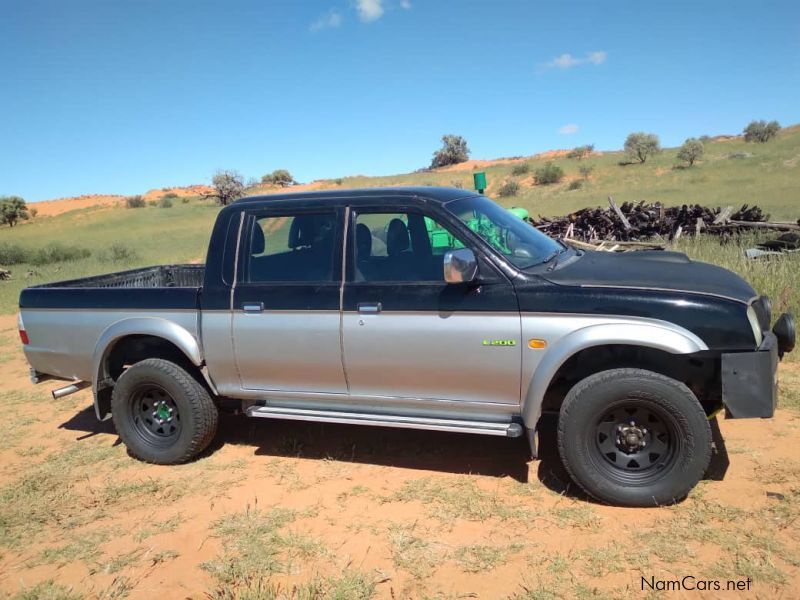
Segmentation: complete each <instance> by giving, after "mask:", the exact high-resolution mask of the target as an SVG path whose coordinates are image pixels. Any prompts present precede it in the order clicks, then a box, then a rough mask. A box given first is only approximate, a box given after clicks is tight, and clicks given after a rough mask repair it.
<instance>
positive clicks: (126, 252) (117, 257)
mask: <svg viewBox="0 0 800 600" xmlns="http://www.w3.org/2000/svg"><path fill="white" fill-rule="evenodd" d="M136 257H137V252H136V250H135V249H134V248H131V247H130V246H127V245H125V244H111V245H110V246H109V247H108V248H106V249H105V250H103V251H101V252H100V253H99V254H98V258H99V259H100V260H102V261H107V262H121V261H129V260H133V259H135V258H136Z"/></svg>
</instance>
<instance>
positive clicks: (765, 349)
mask: <svg viewBox="0 0 800 600" xmlns="http://www.w3.org/2000/svg"><path fill="white" fill-rule="evenodd" d="M779 361H780V358H779V356H778V338H777V337H776V336H775V334H774V333H772V332H771V331H767V332H765V333H764V340H763V341H762V342H761V346H760V347H759V348H758V350H756V351H755V352H736V353H731V354H723V355H722V403H723V404H724V405H725V408H726V409H727V411H728V416H729V417H732V418H734V419H747V418H762V419H768V418H770V417H772V416H773V415H774V414H775V406H776V405H777V403H778V378H777V376H776V374H777V370H778V362H779Z"/></svg>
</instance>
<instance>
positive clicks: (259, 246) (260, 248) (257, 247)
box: [250, 221, 266, 255]
mask: <svg viewBox="0 0 800 600" xmlns="http://www.w3.org/2000/svg"><path fill="white" fill-rule="evenodd" d="M265 248H266V242H265V240H264V230H263V229H261V225H260V224H259V222H258V221H256V223H255V227H253V236H252V238H251V239H250V254H252V255H256V254H264V250H265Z"/></svg>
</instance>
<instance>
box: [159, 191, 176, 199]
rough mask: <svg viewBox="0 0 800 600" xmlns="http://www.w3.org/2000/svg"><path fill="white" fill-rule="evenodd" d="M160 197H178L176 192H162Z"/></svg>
mask: <svg viewBox="0 0 800 600" xmlns="http://www.w3.org/2000/svg"><path fill="white" fill-rule="evenodd" d="M161 197H162V198H171V199H172V200H174V199H175V198H177V197H178V194H177V193H175V192H167V193H166V194H164V195H163V196H161Z"/></svg>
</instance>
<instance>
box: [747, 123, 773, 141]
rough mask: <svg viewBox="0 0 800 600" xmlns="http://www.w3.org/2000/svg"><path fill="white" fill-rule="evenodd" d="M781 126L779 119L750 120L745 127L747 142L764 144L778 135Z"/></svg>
mask: <svg viewBox="0 0 800 600" xmlns="http://www.w3.org/2000/svg"><path fill="white" fill-rule="evenodd" d="M780 130H781V126H780V124H779V123H778V122H777V121H770V122H769V123H767V122H766V121H750V123H749V124H748V125H747V127H745V128H744V141H745V142H759V143H761V144H764V143H766V142H768V141H770V140H771V139H772V138H774V137H775V136H776V135H778V132H779V131H780Z"/></svg>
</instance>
